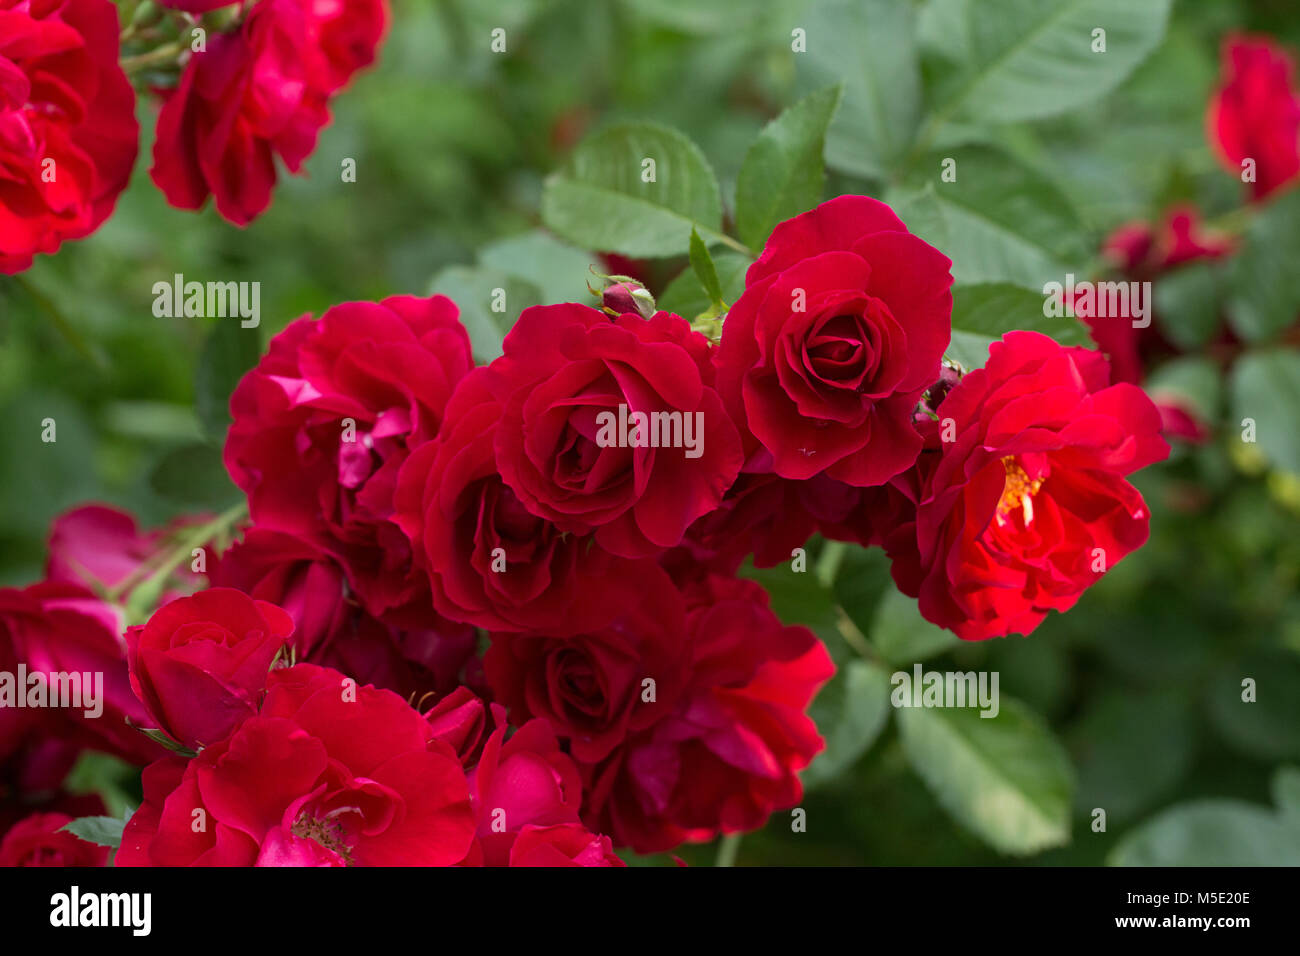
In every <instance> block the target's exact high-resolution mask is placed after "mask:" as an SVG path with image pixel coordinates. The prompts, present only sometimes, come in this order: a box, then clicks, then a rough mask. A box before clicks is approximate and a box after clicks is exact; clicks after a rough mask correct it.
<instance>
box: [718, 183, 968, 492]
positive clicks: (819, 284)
mask: <svg viewBox="0 0 1300 956" xmlns="http://www.w3.org/2000/svg"><path fill="white" fill-rule="evenodd" d="M951 265H952V263H951V262H950V261H949V260H948V258H947V257H946V256H944V255H943V254H942V253H940V252H938V251H937V250H936V249H934V248H933V247H931V246H929V245H927V244H926V243H925V242H923V241H921V240H920V239H918V238H917V237H916V236H913V235H912V234H911V233H909V232H908V231H907V227H906V226H904V225H903V223H902V222H901V221H900V220H899V219H898V217H897V216H895V215H894V214H893V212H892V211H891V210H890V209H889V207H888V206H886V205H884V204H883V203H880V202H877V201H876V200H874V199H868V198H866V197H865V196H840V197H839V198H838V199H832V200H830V201H829V202H825V203H822V205H820V206H818V207H817V208H816V209H813V210H811V211H810V212H806V213H803V214H802V215H799V216H795V217H794V218H793V219H789V220H787V221H786V222H783V223H781V224H780V225H778V226H777V227H776V228H775V229H774V230H772V235H771V236H770V237H769V238H768V240H767V244H766V245H765V246H764V247H763V254H762V255H761V256H759V258H758V261H757V262H755V263H754V264H753V265H752V266H750V267H749V272H748V273H746V276H745V292H744V294H743V295H742V296H741V297H740V299H739V300H737V302H736V304H735V305H734V306H733V307H732V309H731V312H730V313H729V314H728V315H727V320H726V322H725V323H724V325H723V328H722V342H721V346H720V348H719V349H718V352H717V355H716V359H715V361H716V364H717V367H718V391H719V392H720V393H721V394H722V396H723V399H724V400H725V401H726V403H727V409H728V411H729V412H730V413H731V416H732V418H733V419H734V420H736V421H737V422H742V423H744V424H745V429H744V434H745V439H746V446H745V451H746V455H747V460H746V464H745V470H746V471H756V472H765V471H771V472H775V473H776V474H778V475H780V476H781V477H783V478H794V479H804V478H811V477H812V476H814V475H817V474H823V473H824V474H826V475H828V476H829V477H831V478H834V479H836V480H839V481H843V482H845V483H847V484H850V485H879V484H882V483H884V482H885V481H887V480H889V479H890V478H891V477H893V476H894V475H896V474H898V473H899V472H900V471H903V470H904V469H906V468H907V467H908V466H910V465H911V464H912V462H913V461H915V460H916V455H917V453H918V451H919V450H920V441H919V439H918V438H917V436H916V433H915V431H914V430H913V429H912V427H911V420H912V410H913V408H914V407H915V405H916V402H917V399H918V398H919V397H920V395H921V393H922V392H923V391H924V390H925V389H926V388H928V387H929V386H930V385H932V384H933V383H934V382H935V381H936V379H937V378H938V375H939V360H940V359H941V358H942V356H943V351H944V349H945V348H946V347H947V345H948V339H949V335H950V331H951V328H950V325H951V312H952V295H951V293H950V292H949V287H950V286H951V285H952V275H951V273H950V272H949V269H950V267H951Z"/></svg>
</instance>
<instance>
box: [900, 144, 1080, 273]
mask: <svg viewBox="0 0 1300 956" xmlns="http://www.w3.org/2000/svg"><path fill="white" fill-rule="evenodd" d="M946 160H952V161H953V162H954V163H955V165H953V166H948V167H945V165H944V164H945V161H946ZM945 168H947V169H950V170H951V171H952V172H953V173H955V175H956V179H955V180H954V181H951V182H945V181H944V180H943V175H944V170H945ZM888 201H889V204H890V205H891V206H893V207H894V211H895V212H896V213H897V214H898V216H899V218H901V219H902V220H903V221H904V222H905V223H907V226H908V228H909V229H910V230H911V231H913V232H915V233H916V234H917V235H919V236H920V237H921V238H922V239H924V240H926V241H927V242H929V243H930V244H931V245H932V246H935V247H936V248H937V249H938V250H939V251H940V252H942V253H944V254H945V255H946V256H948V258H950V259H951V260H952V262H953V268H952V273H953V277H954V279H955V280H956V281H957V283H959V284H966V285H973V284H977V283H987V282H1009V283H1012V284H1014V285H1019V286H1023V287H1025V288H1028V289H1042V288H1043V287H1044V286H1045V285H1046V284H1047V283H1049V282H1064V281H1065V278H1066V274H1067V273H1070V272H1074V273H1076V274H1080V273H1082V272H1083V271H1084V270H1083V268H1082V265H1081V264H1083V263H1086V261H1087V259H1088V257H1089V252H1088V249H1087V247H1086V246H1085V244H1084V242H1083V238H1082V237H1083V232H1084V230H1083V225H1082V223H1081V221H1080V219H1079V215H1078V212H1077V211H1076V210H1075V209H1074V207H1073V206H1072V205H1071V204H1070V202H1069V200H1067V199H1066V197H1065V195H1064V194H1063V193H1062V192H1061V191H1060V190H1059V189H1058V188H1057V187H1056V186H1055V185H1054V184H1053V183H1051V182H1050V181H1048V180H1047V179H1045V178H1044V177H1043V176H1041V175H1040V174H1039V173H1037V172H1035V171H1033V170H1030V169H1028V168H1027V167H1025V166H1023V165H1021V164H1020V163H1018V162H1017V161H1016V160H1014V159H1013V158H1011V157H1010V156H1007V155H1005V154H1003V153H1001V152H999V151H997V150H992V149H988V148H985V147H974V146H973V147H965V148H962V149H956V150H953V151H951V152H950V153H948V154H946V155H937V154H936V155H932V156H930V157H927V158H925V159H923V160H922V161H921V162H920V163H919V164H918V165H917V166H916V168H915V170H914V172H913V173H912V175H911V176H910V177H909V178H908V180H907V181H906V183H905V184H904V186H903V187H902V188H900V189H898V190H894V191H892V192H891V193H890V194H889V197H888Z"/></svg>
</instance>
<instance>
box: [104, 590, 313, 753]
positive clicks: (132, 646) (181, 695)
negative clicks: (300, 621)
mask: <svg viewBox="0 0 1300 956" xmlns="http://www.w3.org/2000/svg"><path fill="white" fill-rule="evenodd" d="M292 633H293V619H292V618H291V617H289V615H288V614H286V613H285V612H284V611H283V610H281V609H280V608H278V607H276V606H275V605H274V604H268V603H266V602H265V601H255V600H253V599H252V598H250V597H249V596H248V595H246V594H244V593H243V592H242V591H236V590H234V589H233V588H209V589H208V590H206V591H200V592H198V593H197V594H194V595H192V596H190V597H186V598H179V599H177V600H175V601H172V602H171V603H169V604H165V605H163V606H162V607H161V608H159V609H158V610H157V611H155V612H154V614H153V616H152V617H150V618H149V621H148V622H147V623H146V624H143V625H139V626H136V627H132V628H130V629H129V630H128V631H127V633H126V643H127V658H128V661H129V662H130V667H131V687H132V689H133V690H134V691H135V694H136V696H137V697H139V698H140V700H142V701H143V702H144V705H145V707H146V709H147V710H148V711H149V716H150V717H152V718H153V720H154V721H155V723H156V724H157V726H158V728H159V729H160V730H162V731H163V732H164V733H166V734H167V735H168V736H170V737H171V738H172V739H173V740H175V741H178V742H179V743H182V744H184V745H185V746H186V747H189V748H191V749H193V748H198V747H206V746H209V745H211V744H215V743H216V742H217V741H219V740H222V739H224V738H225V737H227V736H229V735H230V733H231V731H233V730H234V729H235V727H236V726H237V725H238V724H239V722H240V721H242V720H244V719H245V718H247V717H249V716H251V715H252V714H254V713H256V712H257V710H258V706H259V704H260V703H261V695H262V691H263V689H264V688H265V687H266V680H267V672H268V671H269V670H270V669H271V664H272V662H273V661H274V660H275V659H276V657H277V656H278V655H279V654H280V652H281V651H282V650H283V649H284V645H285V643H286V642H287V641H288V639H289V637H290V635H291V634H292Z"/></svg>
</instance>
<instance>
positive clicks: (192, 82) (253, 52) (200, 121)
mask: <svg viewBox="0 0 1300 956" xmlns="http://www.w3.org/2000/svg"><path fill="white" fill-rule="evenodd" d="M386 17H387V14H386V8H385V6H384V4H383V3H382V0H333V2H330V0H260V2H259V3H257V4H255V5H254V6H253V7H252V8H251V10H250V11H249V13H248V15H247V16H246V17H245V18H244V20H243V21H242V22H241V23H240V25H239V26H238V27H237V28H236V29H234V30H232V31H231V32H229V33H218V34H215V35H212V36H210V37H209V38H208V42H207V48H206V49H205V50H204V51H202V52H199V53H194V54H193V55H192V56H191V57H190V60H189V62H188V64H187V65H186V67H185V71H184V73H182V74H181V79H180V83H179V85H178V86H177V87H176V89H175V90H174V91H172V92H170V93H169V94H168V96H167V99H166V100H165V102H164V103H163V107H162V111H161V113H160V114H159V117H158V132H157V138H156V140H155V143H154V153H153V159H154V165H153V168H152V169H151V170H150V171H149V175H150V176H151V177H153V181H154V182H155V183H156V184H157V186H158V188H159V189H161V190H162V191H163V194H164V195H166V197H167V201H168V202H169V203H171V204H172V205H173V206H176V207H178V208H181V209H198V208H200V207H202V206H203V204H204V203H205V202H206V201H207V199H208V196H209V195H211V196H213V197H214V198H215V201H216V206H217V211H218V212H219V213H220V214H221V215H222V216H224V217H225V218H226V219H228V220H230V221H231V222H233V223H235V224H236V225H239V226H245V225H247V224H248V223H249V222H251V221H252V220H253V219H254V218H256V217H257V216H258V215H260V214H261V213H262V212H263V211H264V210H265V209H266V208H267V206H268V205H270V202H271V190H272V188H273V187H274V185H275V180H276V170H275V165H276V159H277V158H278V159H279V160H280V162H282V163H283V164H284V165H285V167H286V168H287V169H288V170H289V171H290V172H291V173H298V172H300V171H301V169H302V164H303V161H304V160H305V159H306V158H307V157H308V156H309V155H311V153H312V151H313V150H314V149H315V148H316V138H317V135H318V134H319V132H320V130H321V128H322V127H324V126H325V125H326V124H327V123H328V122H329V119H330V115H329V108H328V100H329V96H330V94H332V93H333V92H335V91H336V90H337V89H338V88H339V87H340V86H342V85H344V84H345V83H346V82H347V80H348V79H349V78H350V77H351V75H352V74H353V73H354V72H355V71H356V70H357V69H359V68H360V67H362V66H365V65H366V64H368V63H370V62H371V61H373V59H374V57H375V50H376V48H377V46H378V44H379V42H380V40H381V38H382V35H383V29H384V24H385V21H386Z"/></svg>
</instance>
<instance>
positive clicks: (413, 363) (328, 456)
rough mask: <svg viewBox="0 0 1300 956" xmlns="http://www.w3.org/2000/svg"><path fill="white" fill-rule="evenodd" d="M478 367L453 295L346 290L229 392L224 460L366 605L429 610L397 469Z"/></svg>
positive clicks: (262, 515)
mask: <svg viewBox="0 0 1300 956" xmlns="http://www.w3.org/2000/svg"><path fill="white" fill-rule="evenodd" d="M472 366H473V359H472V358H471V356H470V346H469V336H468V335H467V334H466V333H465V329H464V327H463V326H462V325H461V324H460V322H459V320H458V319H457V309H456V305H455V303H453V302H452V301H451V300H450V299H448V298H446V297H445V296H433V297H431V298H428V299H419V298H415V297H413V296H393V297H391V298H388V299H384V300H383V301H382V302H379V303H373V302H348V303H345V304H343V305H337V306H334V307H333V308H332V309H329V310H328V311H326V312H325V314H324V315H323V316H321V318H320V319H319V320H316V321H313V320H311V319H310V318H309V317H304V318H301V319H298V320H297V321H295V322H293V323H291V324H290V325H289V326H288V327H287V328H286V329H285V330H284V331H283V332H281V333H280V334H279V335H277V336H276V337H275V338H273V339H272V340H271V343H270V346H269V348H268V351H267V354H266V355H265V356H263V358H262V360H261V362H259V363H258V365H257V367H256V368H254V369H253V370H252V371H250V372H249V373H248V374H247V375H245V376H244V378H243V380H242V381H240V383H239V385H238V386H237V387H236V389H235V393H234V395H232V396H231V399H230V409H231V413H232V415H233V418H234V423H233V424H232V425H231V427H230V432H229V435H228V436H227V438H226V450H225V459H226V468H227V469H228V470H229V472H230V476H231V479H232V480H233V481H234V482H235V484H236V485H238V486H239V487H240V488H241V489H242V490H243V491H244V492H245V493H247V495H248V505H249V511H250V513H251V515H252V518H253V521H254V523H255V524H256V525H257V526H258V527H260V528H266V529H270V530H274V531H282V532H286V533H289V534H293V535H295V536H297V537H300V538H302V539H304V540H306V541H308V542H310V543H311V544H313V545H315V546H316V547H317V548H319V549H320V550H322V551H324V552H325V553H326V554H328V555H330V556H331V557H333V558H334V559H335V560H337V561H338V562H339V563H340V564H342V566H343V567H344V569H345V570H346V572H347V576H348V582H349V584H350V586H351V587H352V589H353V590H354V591H355V592H356V594H357V597H358V598H359V600H360V601H361V603H362V605H363V606H365V608H366V609H367V610H368V611H370V613H371V614H373V615H375V616H377V617H383V618H384V619H385V620H387V621H389V622H390V623H393V624H396V625H398V626H419V625H421V624H426V623H428V620H429V616H428V614H427V613H426V611H425V609H426V608H427V606H428V603H429V601H428V594H427V590H426V585H425V576H424V575H423V574H420V573H417V572H415V571H414V570H413V568H412V564H411V547H410V544H409V542H408V540H407V538H406V536H405V535H404V534H403V533H402V531H401V529H399V528H398V526H397V525H396V524H395V523H394V522H393V494H394V490H395V487H396V484H397V475H398V471H399V470H400V468H401V466H402V463H403V462H404V461H405V460H406V458H407V455H408V454H409V452H410V451H411V450H412V449H413V448H415V447H417V446H418V445H420V444H421V443H424V442H427V441H428V440H429V439H431V438H433V436H434V435H435V434H436V433H437V431H438V427H439V425H440V424H441V423H442V416H443V408H444V406H445V405H446V403H447V399H448V397H449V396H450V395H451V392H452V388H453V387H454V386H455V384H456V382H457V381H458V380H459V379H460V378H461V377H462V376H464V375H465V374H466V373H467V372H468V371H469V370H470V368H472Z"/></svg>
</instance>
